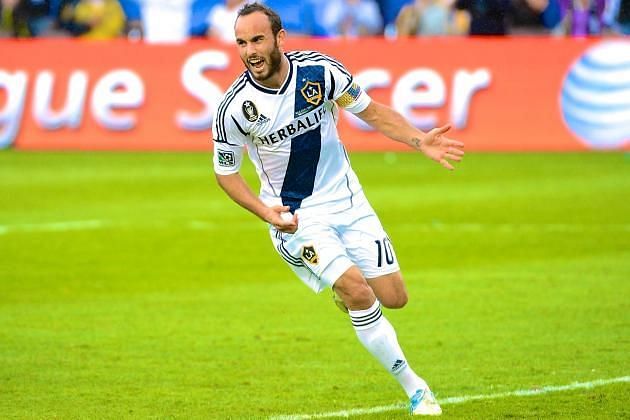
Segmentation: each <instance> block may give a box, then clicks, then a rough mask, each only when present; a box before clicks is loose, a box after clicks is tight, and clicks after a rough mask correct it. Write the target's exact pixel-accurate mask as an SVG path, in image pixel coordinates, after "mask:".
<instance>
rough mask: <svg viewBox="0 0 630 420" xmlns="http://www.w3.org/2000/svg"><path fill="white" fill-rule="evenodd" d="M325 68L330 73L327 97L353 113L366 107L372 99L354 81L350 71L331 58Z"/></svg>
mask: <svg viewBox="0 0 630 420" xmlns="http://www.w3.org/2000/svg"><path fill="white" fill-rule="evenodd" d="M327 68H328V71H329V73H330V89H331V92H330V93H329V97H331V98H332V99H333V100H335V102H337V104H338V105H339V106H340V107H342V108H343V109H345V110H346V111H350V112H352V113H353V114H356V113H358V112H361V111H363V110H364V109H365V108H367V106H368V105H369V104H370V102H371V101H372V99H371V98H370V96H369V95H368V94H367V92H365V91H364V90H363V89H361V86H359V85H358V84H357V83H356V82H355V81H354V79H353V77H352V75H351V74H350V72H349V71H348V70H346V68H345V67H344V66H343V65H342V64H341V63H339V62H338V61H335V60H333V59H331V62H330V63H328V66H327Z"/></svg>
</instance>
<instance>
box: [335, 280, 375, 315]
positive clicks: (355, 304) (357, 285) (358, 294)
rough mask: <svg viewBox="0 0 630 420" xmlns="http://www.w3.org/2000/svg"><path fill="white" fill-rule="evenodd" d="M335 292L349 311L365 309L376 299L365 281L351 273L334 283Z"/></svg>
mask: <svg viewBox="0 0 630 420" xmlns="http://www.w3.org/2000/svg"><path fill="white" fill-rule="evenodd" d="M335 292H336V293H337V294H338V295H339V297H341V299H342V300H343V302H344V303H345V305H346V306H347V307H348V308H349V309H355V310H360V309H367V308H369V307H370V306H371V305H372V304H373V303H374V300H375V299H376V297H375V296H374V292H373V291H372V289H371V288H370V286H369V285H368V284H367V282H366V281H365V279H364V278H363V277H362V276H360V275H352V274H351V273H346V274H345V275H344V276H342V278H340V279H339V280H338V281H337V282H336V283H335Z"/></svg>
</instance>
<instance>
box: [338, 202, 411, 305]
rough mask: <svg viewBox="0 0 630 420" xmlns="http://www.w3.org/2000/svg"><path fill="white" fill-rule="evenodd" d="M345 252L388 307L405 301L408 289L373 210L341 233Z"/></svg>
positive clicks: (389, 243) (392, 248)
mask: <svg viewBox="0 0 630 420" xmlns="http://www.w3.org/2000/svg"><path fill="white" fill-rule="evenodd" d="M342 237H343V240H344V244H345V246H346V250H347V252H348V255H349V256H350V258H351V259H352V261H353V262H354V263H355V264H356V265H357V266H358V267H359V269H360V270H361V272H362V273H363V276H364V277H365V278H366V279H367V280H368V284H369V285H370V286H371V287H372V289H373V290H374V293H375V294H376V297H378V299H379V300H380V301H381V303H382V304H383V305H384V306H385V307H388V308H400V307H402V306H404V305H405V304H406V303H407V291H406V288H405V284H404V282H403V279H402V276H401V274H400V266H399V264H398V258H397V257H396V252H395V250H394V245H393V244H392V242H391V240H390V239H389V236H387V233H386V232H385V230H384V229H383V227H382V225H381V222H380V220H379V219H378V217H377V216H376V214H374V213H373V212H369V214H367V215H366V216H365V217H362V218H361V219H358V220H357V221H356V222H355V223H353V224H352V225H351V226H349V227H348V228H347V229H345V230H344V231H343V233H342Z"/></svg>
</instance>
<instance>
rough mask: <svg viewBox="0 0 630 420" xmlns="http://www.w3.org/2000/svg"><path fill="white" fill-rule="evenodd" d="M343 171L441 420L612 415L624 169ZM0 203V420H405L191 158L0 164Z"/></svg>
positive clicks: (319, 302) (627, 209)
mask: <svg viewBox="0 0 630 420" xmlns="http://www.w3.org/2000/svg"><path fill="white" fill-rule="evenodd" d="M351 159H352V161H353V165H354V167H355V170H356V172H357V173H358V174H359V177H360V178H361V180H362V182H363V185H364V188H365V190H366V192H367V195H368V197H369V198H370V200H371V202H372V204H373V206H374V207H375V209H376V210H377V212H378V213H379V215H380V217H381V220H382V222H383V224H384V225H385V228H386V229H387V230H388V233H389V235H390V237H391V238H392V240H393V242H394V244H395V246H396V250H397V253H398V257H399V260H400V262H401V265H402V267H403V274H404V276H405V278H406V281H407V285H408V289H409V293H410V298H411V300H410V302H409V304H408V305H407V307H406V308H404V309H402V310H398V311H391V310H388V311H386V315H387V316H388V318H389V319H390V320H391V321H392V323H393V324H394V326H395V327H396V328H397V331H398V337H399V340H400V342H401V344H402V346H403V348H404V349H405V351H406V354H407V356H408V358H409V361H410V363H411V364H412V366H413V367H414V368H415V369H416V371H418V372H419V373H420V374H421V375H422V376H423V377H425V379H427V381H429V383H430V384H431V386H432V388H433V389H434V391H435V392H436V394H437V396H438V399H440V400H442V401H446V402H447V403H446V404H444V405H443V409H444V417H445V418H471V419H479V418H562V417H565V418H584V419H586V418H623V417H626V418H627V417H630V408H629V403H630V382H628V381H629V380H630V378H629V377H628V375H630V155H628V154H623V153H585V154H523V155H505V154H469V155H468V156H467V157H466V159H465V161H464V162H463V163H462V164H461V165H460V167H459V169H458V170H457V171H455V172H454V173H449V172H448V171H446V170H443V169H442V168H440V167H439V166H438V165H436V164H434V163H432V162H430V161H428V160H426V159H425V158H423V157H421V156H419V155H416V154H386V155H381V154H353V155H352V156H351ZM245 172H246V175H247V177H248V178H249V179H253V176H252V175H253V174H252V171H251V168H250V167H249V166H248V167H247V168H246V171H245ZM0 202H1V205H0V418H38V419H39V418H41V419H48V418H60V419H74V418H90V419H92V418H160V419H163V418H164V419H165V418H265V417H273V416H280V415H294V414H317V413H319V414H326V413H331V412H337V411H340V410H351V409H359V410H364V411H358V412H356V413H359V414H357V415H356V416H354V417H355V418H370V419H377V418H379V419H380V418H405V416H406V411H405V409H404V408H402V404H403V402H404V401H405V398H404V395H403V392H402V390H401V389H399V387H398V385H397V383H396V382H395V381H394V380H393V379H392V378H390V377H389V375H388V374H387V373H386V372H385V371H383V370H382V369H381V367H380V366H379V365H378V364H377V362H376V361H374V360H373V359H372V358H371V357H370V356H369V355H368V354H367V352H366V351H365V350H364V349H363V348H362V347H361V345H360V344H359V342H358V340H357V339H356V337H355V336H354V332H353V330H352V329H351V327H350V324H349V320H348V319H347V317H346V316H345V315H343V314H342V313H341V312H339V311H338V309H337V308H336V307H335V306H334V305H333V303H332V300H331V299H330V295H329V294H328V293H323V294H322V295H314V294H312V292H310V290H309V289H307V288H306V287H305V286H303V285H302V284H301V283H300V281H299V280H298V279H297V278H295V277H294V276H293V275H292V273H291V271H290V270H289V268H288V267H287V266H285V265H284V263H283V261H282V260H281V259H280V257H279V256H277V254H276V253H275V251H274V250H273V248H272V247H271V243H270V240H269V237H268V234H267V230H266V226H265V225H264V224H263V223H262V222H260V221H258V220H257V219H256V218H254V217H253V216H251V215H250V214H248V213H246V212H245V211H243V210H241V209H240V208H238V207H237V206H236V205H235V204H233V203H232V202H231V201H230V200H229V199H228V198H227V197H226V196H225V195H224V194H223V193H222V192H221V191H220V190H219V189H218V187H217V186H216V185H215V183H214V178H213V176H212V169H211V162H210V155H209V154H166V153H164V154H159V153H153V154H151V153H138V154H116V153H101V154H97V153H19V152H15V151H9V152H3V153H0ZM615 378H621V379H618V382H616V383H609V384H599V386H596V387H593V388H577V387H575V386H572V387H568V388H567V389H565V390H558V389H556V388H545V387H554V386H556V387H557V386H562V385H569V384H573V383H576V382H579V383H594V382H595V381H598V380H605V379H615ZM574 388H577V389H574ZM548 389H551V390H552V391H549V392H547V391H545V390H548ZM517 390H539V391H541V393H540V394H539V395H534V396H515V395H513V394H510V392H512V391H517ZM501 394H503V395H501ZM470 395H486V396H488V399H481V400H474V401H468V400H466V399H464V400H459V401H458V400H454V399H453V398H454V397H461V396H470ZM449 402H450V403H449ZM396 404H401V405H400V407H401V408H400V409H395V408H389V409H386V408H385V409H383V408H382V407H387V406H391V405H396ZM371 409H373V411H374V412H372V411H370V410H371ZM379 411H380V412H379Z"/></svg>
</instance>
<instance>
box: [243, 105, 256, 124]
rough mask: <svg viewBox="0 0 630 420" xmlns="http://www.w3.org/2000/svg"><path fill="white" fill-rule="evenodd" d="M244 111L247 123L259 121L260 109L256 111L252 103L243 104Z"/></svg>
mask: <svg viewBox="0 0 630 420" xmlns="http://www.w3.org/2000/svg"><path fill="white" fill-rule="evenodd" d="M242 109H243V114H244V115H245V118H247V121H249V122H254V121H256V120H257V119H258V109H256V105H254V103H253V102H252V101H249V100H248V101H245V102H243V107H242Z"/></svg>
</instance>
